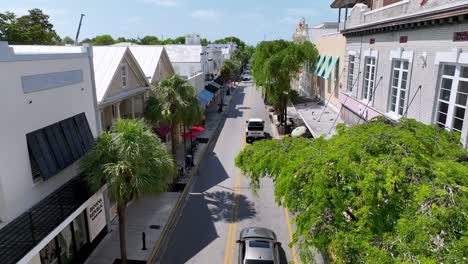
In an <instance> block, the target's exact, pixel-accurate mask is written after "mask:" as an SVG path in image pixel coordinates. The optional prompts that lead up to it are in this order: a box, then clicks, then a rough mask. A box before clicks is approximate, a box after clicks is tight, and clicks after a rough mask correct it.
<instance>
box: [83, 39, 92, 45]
mask: <svg viewBox="0 0 468 264" xmlns="http://www.w3.org/2000/svg"><path fill="white" fill-rule="evenodd" d="M84 43H90V44H92V43H93V40H92V39H90V38H85V39H83V40H82V41H81V42H80V44H84Z"/></svg>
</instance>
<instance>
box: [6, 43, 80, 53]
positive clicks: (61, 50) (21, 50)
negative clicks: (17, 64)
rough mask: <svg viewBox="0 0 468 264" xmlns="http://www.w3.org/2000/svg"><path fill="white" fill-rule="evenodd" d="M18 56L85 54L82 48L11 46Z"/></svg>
mask: <svg viewBox="0 0 468 264" xmlns="http://www.w3.org/2000/svg"><path fill="white" fill-rule="evenodd" d="M10 47H11V48H13V51H14V52H15V53H16V54H60V53H85V52H86V50H85V49H84V48H83V47H81V46H43V45H10Z"/></svg>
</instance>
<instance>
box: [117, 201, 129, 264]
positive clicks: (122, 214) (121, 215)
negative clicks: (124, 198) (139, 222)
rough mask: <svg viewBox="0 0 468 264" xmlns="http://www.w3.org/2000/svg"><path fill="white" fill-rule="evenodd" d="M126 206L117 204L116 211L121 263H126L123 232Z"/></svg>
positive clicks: (125, 242)
mask: <svg viewBox="0 0 468 264" xmlns="http://www.w3.org/2000/svg"><path fill="white" fill-rule="evenodd" d="M126 209H127V208H126V206H125V204H124V205H117V213H118V215H119V235H120V259H121V260H122V262H121V263H122V264H127V239H126V234H125V225H126V222H127V220H126Z"/></svg>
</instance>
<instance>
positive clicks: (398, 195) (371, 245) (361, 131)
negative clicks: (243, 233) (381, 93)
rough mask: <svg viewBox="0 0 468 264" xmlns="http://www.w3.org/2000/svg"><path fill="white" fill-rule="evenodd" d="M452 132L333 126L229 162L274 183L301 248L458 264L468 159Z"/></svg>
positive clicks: (353, 258)
mask: <svg viewBox="0 0 468 264" xmlns="http://www.w3.org/2000/svg"><path fill="white" fill-rule="evenodd" d="M459 142H460V141H459V136H458V134H455V133H451V132H447V131H445V130H441V129H439V128H438V127H435V126H429V125H424V124H422V123H419V122H417V121H415V120H410V119H403V120H401V122H399V123H397V124H390V123H387V122H385V121H384V119H382V118H377V119H375V120H373V121H371V122H370V123H368V124H363V125H359V126H354V127H345V126H339V127H338V134H337V135H335V136H333V137H332V138H331V139H329V140H325V139H324V138H317V139H312V140H311V139H306V138H298V139H294V138H285V139H283V140H281V141H279V140H268V141H261V142H256V143H255V144H253V145H251V146H248V147H246V148H245V149H244V150H243V151H242V152H241V153H240V154H239V155H238V157H237V158H236V165H237V166H238V167H239V168H241V169H242V170H243V171H244V172H245V173H246V174H247V175H248V176H249V177H250V178H251V179H252V185H253V186H254V187H255V188H258V187H259V179H260V178H262V177H266V176H268V177H271V178H272V179H273V180H274V182H275V197H276V200H277V202H278V203H280V204H282V205H284V206H286V207H288V208H289V209H290V210H291V212H292V213H293V214H294V215H295V217H294V220H295V223H296V226H297V230H296V232H295V234H294V240H295V243H298V244H299V247H300V251H301V257H302V258H303V261H304V263H311V262H312V261H311V259H310V258H307V255H309V256H310V255H311V254H310V252H311V248H312V247H315V248H318V249H319V250H320V251H322V252H324V253H328V255H329V256H330V258H331V259H332V260H333V261H334V262H336V263H466V258H467V257H468V237H467V235H468V230H467V227H468V216H467V212H468V193H467V191H468V189H467V184H468V177H467V175H468V162H467V157H468V152H467V151H466V150H464V149H463V148H462V147H461V146H460V143H459Z"/></svg>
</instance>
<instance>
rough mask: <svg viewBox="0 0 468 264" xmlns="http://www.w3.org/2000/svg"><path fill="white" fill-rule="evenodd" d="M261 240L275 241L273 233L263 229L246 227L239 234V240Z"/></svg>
mask: <svg viewBox="0 0 468 264" xmlns="http://www.w3.org/2000/svg"><path fill="white" fill-rule="evenodd" d="M247 238H263V239H270V240H276V235H275V232H273V231H271V230H270V229H268V228H263V227H247V228H244V229H242V231H241V232H240V239H247Z"/></svg>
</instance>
